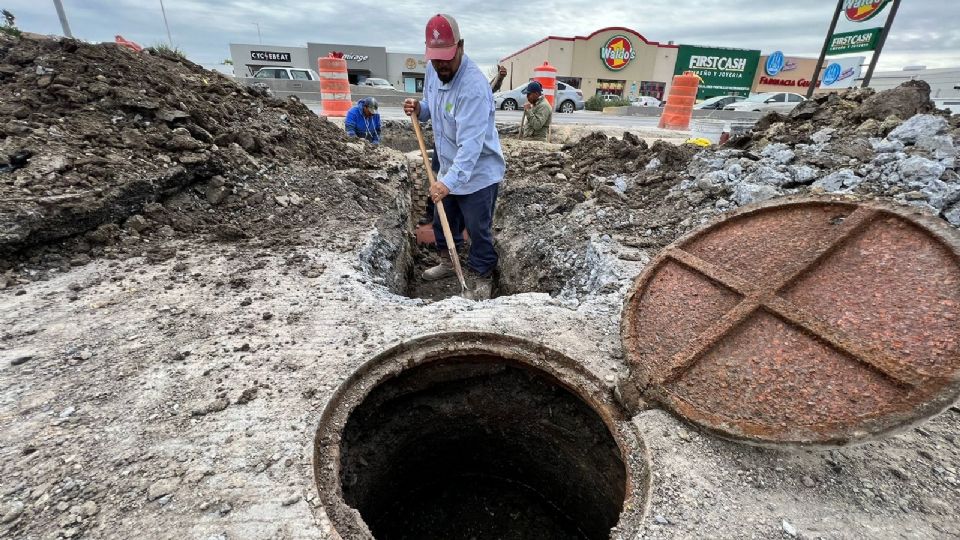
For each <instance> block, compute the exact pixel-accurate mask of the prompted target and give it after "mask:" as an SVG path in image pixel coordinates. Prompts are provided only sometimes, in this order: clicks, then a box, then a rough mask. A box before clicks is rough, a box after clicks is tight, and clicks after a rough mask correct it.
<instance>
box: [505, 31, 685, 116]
mask: <svg viewBox="0 0 960 540" xmlns="http://www.w3.org/2000/svg"><path fill="white" fill-rule="evenodd" d="M677 51H678V47H677V46H676V45H673V44H672V43H670V44H661V43H658V42H656V41H650V40H648V39H647V38H645V37H644V36H642V35H640V33H638V32H637V31H635V30H631V29H629V28H623V27H611V28H603V29H601V30H597V31H596V32H594V33H592V34H590V35H588V36H576V37H558V36H549V37H546V38H544V39H542V40H540V41H538V42H536V43H534V44H532V45H530V46H528V47H525V48H523V49H521V50H519V51H517V52H515V53H513V54H511V55H509V56H506V57H504V58H502V59H501V60H500V64H501V65H502V66H504V67H506V68H507V79H506V81H507V83H506V84H509V87H510V88H515V87H518V86H520V85H523V84H525V83H526V82H527V81H528V80H529V79H530V78H531V77H533V71H534V68H536V67H537V66H540V65H542V64H543V63H544V62H549V63H550V65H552V66H553V67H555V68H556V69H557V78H558V79H559V80H561V81H563V82H566V83H568V84H570V85H572V86H574V87H576V88H579V89H580V90H581V91H582V92H583V95H584V97H590V96H593V95H597V94H611V95H616V96H621V97H625V98H629V97H631V96H644V95H646V96H653V97H656V98H658V99H662V98H663V97H664V96H666V93H667V91H668V90H669V86H670V81H671V79H672V77H673V73H674V67H675V65H676V63H677ZM506 89H507V88H504V90H506Z"/></svg>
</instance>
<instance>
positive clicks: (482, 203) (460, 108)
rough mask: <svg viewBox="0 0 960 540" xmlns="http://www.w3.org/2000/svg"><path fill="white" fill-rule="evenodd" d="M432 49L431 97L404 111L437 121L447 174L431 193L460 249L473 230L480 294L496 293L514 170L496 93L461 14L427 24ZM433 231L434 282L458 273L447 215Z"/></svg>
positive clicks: (430, 276)
mask: <svg viewBox="0 0 960 540" xmlns="http://www.w3.org/2000/svg"><path fill="white" fill-rule="evenodd" d="M426 49H427V51H426V57H427V59H428V60H430V64H429V65H428V66H427V70H426V76H425V79H424V86H423V100H421V101H417V100H415V99H407V100H406V101H405V102H404V104H403V109H404V112H406V113H407V114H408V115H411V116H412V115H416V117H417V120H419V121H421V122H426V121H427V120H433V135H434V143H435V147H436V152H437V155H438V156H439V158H440V175H439V177H438V179H437V182H436V183H435V184H434V185H433V186H431V187H430V198H431V199H433V201H434V202H435V203H437V204H440V203H441V202H442V204H443V207H444V211H445V212H446V215H447V219H448V220H449V222H450V229H451V231H452V232H453V236H454V242H456V244H457V247H458V248H459V247H460V245H461V243H462V242H463V234H462V231H463V229H466V230H467V233H468V234H469V235H470V253H469V257H468V259H467V265H466V266H467V273H468V274H469V276H470V280H471V283H472V287H473V289H474V294H475V296H476V297H477V298H489V297H490V293H491V289H492V284H493V283H492V276H493V272H494V270H495V269H496V267H497V260H498V256H497V252H496V250H495V249H494V247H493V211H494V207H495V206H496V202H497V191H498V189H499V187H500V181H501V180H502V179H503V175H504V172H505V171H506V162H505V161H504V159H503V151H502V150H501V149H500V138H499V136H498V135H497V128H496V125H495V124H494V110H495V109H494V104H493V92H491V91H490V83H489V82H488V81H487V79H486V77H485V76H484V74H483V72H482V71H481V70H480V68H479V67H478V66H477V64H475V63H474V62H473V61H472V60H470V59H469V58H468V57H467V56H466V55H465V54H464V53H463V40H462V39H461V38H460V30H459V28H458V27H457V22H456V20H454V18H453V17H451V16H449V15H435V16H434V17H433V18H431V19H430V20H429V21H428V22H427V29H426ZM433 230H434V233H435V236H436V239H437V250H438V251H439V252H440V258H441V263H440V264H439V265H437V266H434V267H432V268H429V269H427V270H426V271H425V272H424V274H423V277H424V279H427V280H435V279H441V278H446V277H449V276H452V275H454V269H453V263H452V261H451V259H450V254H449V252H448V250H447V245H446V242H445V240H444V238H443V230H442V228H441V226H440V220H439V213H437V216H436V217H435V218H434V221H433Z"/></svg>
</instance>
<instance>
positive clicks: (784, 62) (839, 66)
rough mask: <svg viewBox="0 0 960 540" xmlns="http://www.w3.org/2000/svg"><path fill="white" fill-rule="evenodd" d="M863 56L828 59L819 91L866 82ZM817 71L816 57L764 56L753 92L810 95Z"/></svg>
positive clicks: (777, 53)
mask: <svg viewBox="0 0 960 540" xmlns="http://www.w3.org/2000/svg"><path fill="white" fill-rule="evenodd" d="M864 60H865V58H864V57H863V56H853V57H851V56H847V57H840V58H828V59H827V60H826V62H825V63H824V66H823V69H821V71H820V77H819V79H818V81H817V88H816V90H815V92H818V93H819V92H834V91H837V90H843V89H846V88H852V87H854V86H858V85H859V84H860V82H862V72H863V64H864ZM816 68H817V59H816V58H803V57H799V56H786V55H784V54H783V52H781V51H774V52H772V53H770V54H768V55H765V56H761V57H760V66H759V68H758V69H757V75H756V77H755V79H754V83H753V91H754V92H757V93H762V92H794V93H797V94H806V93H807V89H809V88H810V84H811V81H812V80H813V72H814V71H815V70H816Z"/></svg>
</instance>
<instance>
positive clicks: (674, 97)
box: [660, 71, 700, 130]
mask: <svg viewBox="0 0 960 540" xmlns="http://www.w3.org/2000/svg"><path fill="white" fill-rule="evenodd" d="M699 88H700V77H698V76H697V74H696V73H693V72H692V71H687V72H685V73H684V74H683V75H676V76H674V77H673V85H672V86H671V87H670V95H669V96H667V104H666V106H664V108H663V114H662V115H660V127H661V128H662V129H678V130H686V129H688V128H689V127H690V118H691V117H692V116H693V105H694V103H696V101H697V90H698V89H699Z"/></svg>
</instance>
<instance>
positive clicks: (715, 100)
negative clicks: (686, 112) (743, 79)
mask: <svg viewBox="0 0 960 540" xmlns="http://www.w3.org/2000/svg"><path fill="white" fill-rule="evenodd" d="M744 99H745V98H744V97H743V96H716V97H712V98H710V99H705V100H703V101H701V102H700V103H697V104H696V105H694V106H693V108H694V109H706V110H716V111H722V110H723V109H724V107H726V106H727V105H733V104H734V103H737V102H740V101H743V100H744Z"/></svg>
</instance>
